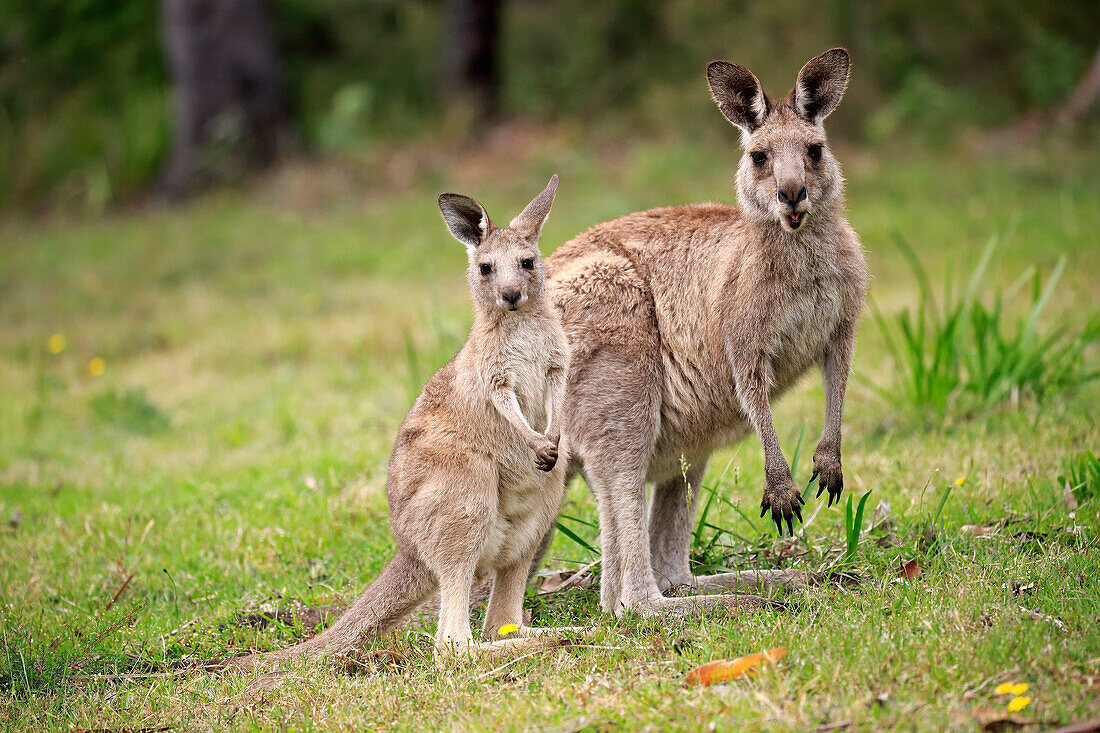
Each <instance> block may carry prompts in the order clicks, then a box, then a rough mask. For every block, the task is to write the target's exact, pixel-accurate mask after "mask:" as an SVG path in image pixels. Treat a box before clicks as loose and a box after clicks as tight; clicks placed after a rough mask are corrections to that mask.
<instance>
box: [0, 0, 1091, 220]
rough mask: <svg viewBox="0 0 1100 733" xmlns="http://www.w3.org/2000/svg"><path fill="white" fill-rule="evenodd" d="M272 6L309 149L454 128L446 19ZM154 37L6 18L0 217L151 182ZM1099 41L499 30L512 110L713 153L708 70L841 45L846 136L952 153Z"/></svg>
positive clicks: (740, 18)
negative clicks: (710, 65) (682, 141)
mask: <svg viewBox="0 0 1100 733" xmlns="http://www.w3.org/2000/svg"><path fill="white" fill-rule="evenodd" d="M272 4H273V9H274V16H275V25H276V32H277V34H278V41H279V47H280V51H281V54H282V59H283V64H284V68H285V73H286V77H287V80H288V84H289V86H290V92H291V96H292V98H293V100H294V105H295V109H296V112H297V114H298V117H299V120H300V124H301V127H302V129H303V132H304V134H305V137H306V139H307V140H309V141H310V142H312V143H313V144H314V145H316V146H319V147H321V148H323V149H328V150H347V149H349V148H355V147H361V146H363V145H364V144H366V142H367V141H368V140H371V139H376V138H394V137H400V138H407V137H410V136H416V135H419V134H423V133H425V132H427V131H430V130H431V129H432V127H433V126H436V125H442V124H451V125H461V124H462V123H461V122H456V120H459V119H461V117H460V116H456V115H446V116H445V114H444V113H445V112H446V110H444V109H443V107H442V101H441V95H440V94H439V93H438V92H439V78H440V73H439V72H440V69H439V67H438V65H439V63H440V59H441V58H442V56H443V55H442V54H441V52H440V49H441V47H442V45H443V43H444V39H443V38H442V37H441V36H442V32H443V27H444V24H443V12H444V5H443V2H441V0H373V1H372V2H360V1H358V0H354V1H353V0H273V3H272ZM158 22H159V19H158V9H157V3H156V2H154V1H153V0H7V2H5V3H0V181H2V182H3V183H0V205H9V206H10V205H12V204H15V205H19V204H26V203H29V202H35V201H41V200H43V198H48V199H49V200H51V201H53V202H63V203H65V202H67V203H74V202H75V203H77V204H80V205H83V206H86V207H88V208H91V209H93V210H94V209H99V208H101V207H103V206H105V205H106V204H107V203H109V202H110V201H112V200H115V199H117V198H118V197H120V196H124V195H126V194H127V193H129V192H132V191H135V190H137V189H140V188H141V187H142V186H144V185H145V184H147V183H148V182H149V181H150V180H151V179H152V177H153V176H154V175H155V173H156V170H157V168H158V166H159V165H160V163H161V161H162V160H163V158H164V155H165V153H166V150H167V147H168V144H169V139H170V132H171V130H170V128H171V124H170V119H169V115H170V104H169V93H168V78H167V72H166V69H165V63H164V60H163V55H162V51H161V46H160V33H159V26H158ZM1097 27H1100V4H1097V3H1095V2H1088V1H1087V0H1085V1H1079V2H1063V3H1035V2H1029V1H1028V0H984V1H980V2H926V3H920V4H916V3H912V2H908V1H906V0H877V1H875V2H872V1H871V0H823V1H821V2H814V3H810V2H796V1H794V0H781V1H779V2H770V1H765V0H735V1H734V2H725V3H713V2H707V1H706V0H670V1H669V2H660V3H657V2H637V1H635V0H605V1H604V2H599V3H593V2H590V1H587V0H541V1H539V2H531V1H522V2H521V1H518V0H516V1H513V2H511V3H508V4H507V6H506V10H505V18H504V22H503V25H502V43H501V52H500V68H501V83H502V101H503V109H504V111H505V113H506V114H510V115H520V116H532V117H539V118H540V119H545V118H551V119H563V118H565V119H578V120H582V121H583V122H584V123H585V124H594V123H597V124H607V125H609V126H611V127H612V128H613V129H623V128H629V129H630V130H631V131H663V130H666V129H674V130H676V131H678V132H679V133H680V134H687V135H696V134H721V133H722V132H724V131H723V130H722V128H721V126H720V125H718V124H717V123H716V121H715V119H714V115H713V110H712V109H711V108H710V103H709V101H708V99H707V94H706V90H705V86H704V83H703V75H702V69H703V65H704V64H705V63H706V62H707V61H709V60H711V59H714V58H728V59H732V60H736V61H738V62H740V63H743V64H745V65H747V66H749V67H750V68H752V69H753V70H754V71H755V72H756V73H757V74H758V76H760V77H761V79H762V80H763V82H764V84H765V86H766V87H767V88H769V89H770V90H771V91H772V92H773V93H776V94H780V93H782V92H783V91H785V90H786V88H787V87H788V86H789V84H790V83H791V81H792V79H793V75H794V73H795V71H796V70H797V68H798V65H799V64H800V63H801V62H803V61H804V60H805V59H807V58H809V57H810V56H811V55H813V54H816V53H818V52H820V51H822V50H824V49H826V48H828V47H830V46H834V45H846V46H848V47H849V48H850V49H851V50H852V53H853V58H854V70H855V71H854V74H855V76H854V81H853V84H852V88H851V90H850V92H849V95H848V99H847V101H846V103H845V105H844V106H843V107H842V108H841V110H840V112H839V113H838V117H839V118H840V119H842V120H843V121H844V123H843V124H842V125H839V126H838V127H840V128H842V129H844V130H845V131H846V132H847V134H850V135H855V136H864V137H865V138H867V139H870V140H872V141H881V140H889V139H892V138H894V137H896V136H898V135H901V134H911V133H914V132H915V133H917V134H918V136H919V137H920V138H921V139H922V140H924V141H926V142H929V141H941V142H942V141H944V140H950V139H951V137H952V135H950V134H945V133H950V132H957V131H958V130H960V129H962V128H965V127H967V126H974V125H988V124H1002V123H1005V122H1008V121H1010V120H1012V119H1013V118H1014V117H1016V116H1017V115H1019V114H1020V113H1022V112H1023V111H1026V110H1029V109H1033V108H1037V107H1045V106H1049V105H1051V104H1054V103H1056V102H1057V101H1058V100H1060V99H1062V98H1064V97H1065V95H1066V94H1067V93H1068V91H1069V90H1070V89H1071V88H1072V86H1073V84H1074V83H1075V81H1076V80H1077V78H1078V77H1079V75H1080V74H1081V72H1082V70H1083V68H1084V67H1085V65H1086V64H1087V63H1088V61H1089V59H1090V58H1091V55H1092V54H1093V53H1094V51H1095V42H1096V38H1095V29H1096V28H1097ZM456 132H458V133H462V132H464V130H461V129H459V130H457V131H455V130H452V131H450V134H454V133H456Z"/></svg>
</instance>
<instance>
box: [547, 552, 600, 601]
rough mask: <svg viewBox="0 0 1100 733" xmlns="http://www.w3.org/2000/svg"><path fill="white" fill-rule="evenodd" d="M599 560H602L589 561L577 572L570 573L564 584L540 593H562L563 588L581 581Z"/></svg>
mask: <svg viewBox="0 0 1100 733" xmlns="http://www.w3.org/2000/svg"><path fill="white" fill-rule="evenodd" d="M599 562H600V561H599V560H593V561H592V562H590V563H588V564H587V565H585V566H584V567H582V568H580V569H579V570H577V571H576V572H575V573H573V574H572V575H570V576H569V577H568V578H566V579H565V580H564V581H563V582H562V584H561V585H559V586H558V587H557V588H555V589H554V590H552V591H547V592H546V593H542V592H541V591H540V592H539V595H548V596H549V595H553V594H554V593H560V592H562V591H563V590H565V589H566V588H569V587H570V586H572V585H574V584H575V583H579V582H580V581H581V580H582V579H584V578H585V577H586V576H587V575H588V571H589V570H591V569H592V568H594V567H595V566H596V565H597V564H598V563H599Z"/></svg>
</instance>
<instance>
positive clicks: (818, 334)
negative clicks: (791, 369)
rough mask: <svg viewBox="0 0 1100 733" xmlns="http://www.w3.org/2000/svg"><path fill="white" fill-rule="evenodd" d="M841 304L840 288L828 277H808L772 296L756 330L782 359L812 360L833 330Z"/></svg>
mask: <svg viewBox="0 0 1100 733" xmlns="http://www.w3.org/2000/svg"><path fill="white" fill-rule="evenodd" d="M840 307H841V304H840V292H839V290H838V288H837V287H836V285H835V283H832V282H830V281H829V280H826V279H811V280H807V281H804V282H803V283H800V284H799V285H797V286H793V287H788V288H787V289H785V291H784V292H780V293H776V297H774V298H773V299H772V303H771V304H770V308H769V311H768V313H767V314H766V317H765V319H764V329H763V333H761V334H759V338H760V339H761V341H762V343H761V346H762V347H763V348H764V350H765V351H766V352H767V353H768V354H769V355H770V356H771V357H772V358H773V359H775V360H778V361H779V362H781V363H782V362H784V361H789V360H792V359H793V360H794V361H795V362H805V361H808V360H814V359H816V358H818V356H819V355H820V354H821V353H822V351H823V350H824V348H825V345H826V344H827V343H828V341H829V339H830V338H831V337H832V334H833V333H834V332H835V331H836V327H837V324H838V323H839V322H840ZM800 365H801V364H799V366H800ZM776 366H780V365H779V364H777V365H776ZM791 366H796V365H795V364H791ZM796 368H797V367H796Z"/></svg>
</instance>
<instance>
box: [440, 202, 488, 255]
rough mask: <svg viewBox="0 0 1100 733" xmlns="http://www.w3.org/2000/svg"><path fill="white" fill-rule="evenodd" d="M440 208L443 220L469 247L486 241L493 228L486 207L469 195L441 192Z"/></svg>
mask: <svg viewBox="0 0 1100 733" xmlns="http://www.w3.org/2000/svg"><path fill="white" fill-rule="evenodd" d="M439 210H440V211H441V212H443V221H444V222H446V224H447V228H448V229H450V230H451V234H452V235H454V238H455V239H457V240H458V241H460V242H462V243H463V244H465V245H466V246H467V247H477V246H478V245H480V244H481V243H482V242H484V241H485V235H487V234H488V233H489V230H490V229H492V228H493V222H491V221H489V215H488V214H486V213H485V207H483V206H482V205H481V204H479V203H478V202H476V201H474V200H473V199H472V198H470V197H469V196H460V195H459V194H457V193H441V194H439Z"/></svg>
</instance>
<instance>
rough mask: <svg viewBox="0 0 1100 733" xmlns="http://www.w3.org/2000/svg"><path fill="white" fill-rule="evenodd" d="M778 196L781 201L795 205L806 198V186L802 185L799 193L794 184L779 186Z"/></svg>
mask: <svg viewBox="0 0 1100 733" xmlns="http://www.w3.org/2000/svg"><path fill="white" fill-rule="evenodd" d="M776 196H777V197H778V198H779V203H781V204H787V205H788V206H794V205H795V204H799V203H802V202H803V201H805V200H806V187H805V186H802V187H800V188H799V189H798V193H795V187H794V186H787V187H784V186H779V188H778V190H777V192H776Z"/></svg>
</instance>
